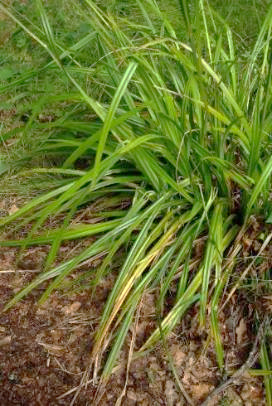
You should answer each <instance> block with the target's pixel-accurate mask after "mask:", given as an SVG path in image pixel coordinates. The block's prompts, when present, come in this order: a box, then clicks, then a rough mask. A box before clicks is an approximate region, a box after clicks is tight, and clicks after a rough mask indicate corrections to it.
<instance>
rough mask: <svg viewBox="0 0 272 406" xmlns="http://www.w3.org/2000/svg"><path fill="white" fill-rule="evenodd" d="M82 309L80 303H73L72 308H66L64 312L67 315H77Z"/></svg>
mask: <svg viewBox="0 0 272 406" xmlns="http://www.w3.org/2000/svg"><path fill="white" fill-rule="evenodd" d="M80 307H81V303H80V302H74V303H72V304H71V305H70V306H65V307H64V308H63V309H62V311H63V312H64V313H65V314H74V313H76V312H77V311H78V310H79V309H80Z"/></svg>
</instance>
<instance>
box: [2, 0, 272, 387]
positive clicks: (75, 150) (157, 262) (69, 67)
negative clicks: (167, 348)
mask: <svg viewBox="0 0 272 406" xmlns="http://www.w3.org/2000/svg"><path fill="white" fill-rule="evenodd" d="M0 4H1V5H0V8H1V12H3V13H5V14H6V15H7V16H8V17H9V18H11V20H12V21H13V22H14V23H16V24H17V25H18V26H20V27H21V29H23V30H24V32H26V34H27V35H28V36H29V37H30V38H31V39H32V41H35V42H36V43H37V44H39V45H40V46H41V48H43V49H44V50H45V51H46V52H47V53H48V55H50V60H48V61H47V62H46V63H45V64H43V66H42V67H39V69H38V70H36V71H35V72H32V73H31V76H28V77H27V79H26V78H25V76H24V75H22V76H21V77H19V78H18V79H16V80H15V81H13V82H10V83H9V84H6V85H4V86H3V87H2V91H4V89H6V90H7V89H12V88H14V87H15V86H17V85H18V83H22V84H23V83H24V81H25V80H34V79H33V78H34V77H36V75H38V77H40V75H43V73H46V72H48V70H51V69H53V70H55V72H57V73H56V74H57V75H60V76H61V77H62V78H65V79H63V80H65V81H66V82H67V90H66V91H64V90H63V88H61V89H58V90H60V91H59V92H58V93H57V94H54V93H53V94H48V93H47V92H46V91H45V92H44V94H43V95H42V96H41V97H37V98H36V100H34V101H33V100H32V101H31V102H30V105H29V108H30V114H29V116H28V118H27V122H26V123H25V124H24V125H21V126H20V127H19V129H18V128H17V129H15V130H14V129H13V130H9V131H7V132H5V133H4V134H2V140H3V141H4V142H7V141H8V140H9V139H14V136H15V145H17V146H18V145H26V146H27V145H28V142H30V145H31V148H30V149H29V156H27V155H26V156H25V158H24V159H25V160H24V162H23V163H21V164H20V165H19V166H18V167H17V169H16V170H14V167H13V170H14V174H13V176H15V179H22V178H23V177H28V178H29V177H32V176H38V179H39V176H41V175H42V174H46V175H47V176H48V175H52V177H51V178H50V181H49V184H50V190H49V191H47V193H44V194H40V195H39V196H38V197H35V198H33V199H32V200H30V201H29V202H28V203H27V204H26V205H24V206H23V207H21V208H20V209H19V210H18V211H16V212H15V213H13V214H11V215H10V216H8V217H4V218H2V219H1V221H0V224H1V226H2V227H4V228H5V227H8V228H12V227H14V229H15V230H18V229H20V227H25V226H26V225H28V226H30V227H31V230H30V232H29V233H28V236H27V237H26V238H22V239H18V240H5V241H2V242H1V244H2V245H6V246H20V247H21V249H24V248H25V247H27V246H29V245H35V244H45V243H46V244H50V247H51V248H50V251H49V254H48V257H47V260H46V263H45V265H44V272H43V273H41V274H40V275H39V276H38V277H37V278H36V279H34V280H33V281H32V282H31V283H30V284H29V285H27V286H26V287H25V288H23V289H22V290H21V291H20V292H19V293H17V294H16V296H15V297H14V298H13V299H12V300H11V301H10V302H9V303H8V304H7V306H6V309H8V308H9V307H11V306H12V305H14V304H15V303H16V302H18V301H19V300H20V299H22V298H23V297H25V296H26V295H27V294H28V293H29V292H31V291H32V290H33V289H34V288H36V287H37V286H39V285H40V284H42V283H43V282H45V281H48V282H49V283H48V287H47V288H46V290H45V291H44V293H43V294H42V297H41V299H40V303H43V302H44V301H45V300H46V299H47V298H48V296H49V295H50V293H51V292H52V291H53V290H55V289H57V288H59V287H60V286H61V284H62V283H63V281H64V280H65V278H67V276H68V275H69V274H70V273H71V272H72V271H73V270H74V269H75V268H76V267H78V266H79V265H80V264H81V263H83V262H84V261H86V260H87V259H89V260H91V259H92V258H97V256H98V255H100V254H101V255H103V260H102V263H101V264H100V265H99V267H98V268H97V269H96V270H95V271H93V275H92V289H93V292H94V293H95V289H96V287H97V286H98V285H99V284H100V283H101V281H103V278H104V277H105V276H106V275H107V274H108V273H109V272H110V271H111V264H112V263H113V262H114V260H115V258H118V255H119V252H120V249H121V248H123V249H124V250H125V258H124V261H123V264H122V266H121V268H120V271H119V273H118V276H117V279H116V281H115V284H114V287H113V289H112V291H111V292H110V294H109V296H108V299H107V302H106V304H105V307H104V312H103V314H102V316H101V320H100V326H99V328H98V330H97V333H96V340H95V344H94V347H93V353H92V356H93V360H94V362H95V365H96V367H98V370H99V371H100V367H101V365H103V369H102V371H101V374H102V376H103V377H104V378H105V377H108V376H109V375H110V374H111V372H112V370H113V367H114V366H115V363H116V360H117V357H118V354H119V352H120V349H121V348H122V345H123V343H124V340H125V337H126V335H127V332H128V329H129V327H130V325H131V322H132V320H133V317H134V316H133V315H134V313H135V310H136V308H137V306H138V303H139V301H140V300H141V297H142V296H143V294H144V292H145V291H146V290H147V289H150V288H153V289H156V290H157V297H158V309H159V310H158V313H159V317H160V318H161V323H160V326H159V327H158V328H157V329H155V330H154V331H153V332H152V334H151V335H150V337H149V338H148V339H147V341H146V342H145V343H144V345H143V346H142V348H141V349H140V351H139V353H143V351H146V350H148V349H150V348H153V347H154V345H155V344H156V343H157V342H158V341H159V340H160V338H161V336H162V335H163V336H167V335H168V334H169V333H170V332H171V331H173V329H174V328H175V326H176V325H177V324H178V323H179V321H180V320H181V318H182V316H183V315H184V314H185V313H186V311H187V310H188V309H189V308H190V307H191V306H192V304H194V303H198V304H199V319H200V324H201V325H202V326H204V325H205V323H206V322H207V317H208V319H209V320H210V323H211V334H212V336H213V339H214V341H215V348H216V355H217V361H218V365H219V367H220V368H221V369H223V368H224V351H223V346H222V343H221V338H220V329H219V322H218V310H219V309H220V304H221V299H222V295H223V291H224V290H226V286H227V284H228V281H229V279H230V277H231V275H232V272H233V269H234V266H235V259H236V256H237V255H238V254H239V252H241V250H242V244H241V239H242V235H243V233H244V232H245V230H246V228H247V226H248V224H249V222H250V218H251V216H260V217H261V218H263V219H264V220H267V221H269V219H270V218H271V213H272V208H271V201H270V194H271V172H272V158H271V152H272V151H271V149H272V148H271V130H272V128H271V73H272V71H271V69H272V68H271V48H270V41H271V21H272V8H270V9H268V11H267V15H266V17H265V19H264V21H263V24H262V26H261V28H260V32H259V35H258V37H257V40H256V43H255V45H254V47H253V49H252V52H250V54H248V57H247V60H246V64H245V65H244V64H242V63H240V62H239V58H238V57H237V55H236V46H235V42H234V41H233V35H232V31H231V30H230V28H229V27H228V25H227V24H226V23H225V22H224V20H222V18H221V17H220V16H219V15H218V14H217V13H216V12H214V11H213V9H212V8H211V7H210V6H209V5H208V2H206V1H204V0H203V1H202V0H201V1H199V2H195V3H194V4H193V8H191V7H190V4H188V2H187V1H180V7H181V14H180V18H183V26H184V27H185V30H184V33H182V34H180V33H179V32H177V31H176V29H175V26H174V25H173V24H172V22H171V20H170V19H169V18H168V17H167V15H166V14H165V13H163V12H162V11H161V9H160V8H159V7H158V5H157V3H156V2H155V1H153V0H148V1H146V2H141V1H140V0H138V1H137V5H138V7H139V12H140V11H141V12H142V19H141V20H142V21H141V24H140V23H135V22H134V21H131V20H130V19H127V18H123V17H122V16H119V17H113V16H112V15H111V14H108V13H107V12H106V11H102V10H101V9H100V8H99V7H98V6H97V5H96V4H95V3H94V2H93V1H92V0H85V1H84V2H78V3H76V5H75V9H76V12H77V13H78V15H80V16H81V18H82V20H83V19H84V21H86V26H88V27H90V31H89V32H88V33H86V34H85V35H84V36H82V37H81V38H79V39H77V42H76V43H75V44H74V45H73V46H71V47H70V48H69V49H66V48H65V47H64V45H63V43H60V42H59V41H58V36H57V35H56V33H55V31H54V30H53V28H52V26H51V24H50V19H49V17H48V15H47V13H46V11H45V9H44V7H43V4H42V2H41V1H40V0H37V1H36V2H35V4H36V10H37V12H38V14H39V17H40V22H39V25H37V24H38V23H35V24H34V23H31V21H28V20H24V19H23V18H22V15H17V14H16V13H15V12H14V10H13V9H11V8H9V7H6V6H4V5H3V3H0ZM147 8H148V10H152V14H149V13H147V12H146V10H147ZM192 10H193V12H194V17H193V16H192V14H193V12H192ZM195 13H196V15H195ZM150 15H152V16H155V22H154V21H153V18H150ZM196 16H197V18H196ZM195 21H197V22H198V24H196V23H195ZM200 21H201V23H200ZM84 49H85V50H86V49H88V52H90V50H93V49H94V50H95V53H96V59H97V60H96V61H95V63H92V64H91V65H90V64H88V61H87V60H86V52H85V51H84ZM83 51H84V52H83ZM88 52H87V53H88ZM18 81H19V82H18ZM66 82H65V83H66ZM93 82H96V86H94V88H92V84H93ZM90 83H91V84H90ZM44 111H46V112H48V111H50V115H51V116H50V117H51V119H50V120H42V117H43V114H47V113H43V112H44ZM52 112H54V114H53V113H52ZM35 137H37V140H38V142H34V143H33V142H32V141H31V140H32V139H33V138H35ZM33 145H34V146H33ZM34 155H35V159H37V156H40V157H42V158H43V159H45V165H44V166H43V167H34V168H33V156H34ZM29 162H30V165H29V168H28V169H26V168H25V165H26V163H29ZM11 166H12V164H11ZM22 168H23V169H22ZM124 195H125V196H127V197H129V198H130V201H131V204H130V205H129V206H128V207H126V208H125V209H124V210H122V213H120V210H119V211H118V210H113V211H112V212H110V213H111V214H108V215H106V214H105V213H104V217H103V215H102V216H101V218H102V219H103V221H101V222H99V223H97V224H81V223H78V224H76V225H72V219H73V218H74V216H75V214H76V213H77V211H78V210H79V209H80V208H81V207H84V206H86V205H88V204H90V202H95V201H97V199H101V198H103V199H105V201H107V199H112V198H113V197H114V198H115V199H117V200H118V199H119V200H120V202H121V201H122V198H123V197H124ZM54 217H56V218H59V217H61V218H62V224H61V225H59V226H58V227H57V228H55V229H53V230H47V231H43V228H44V225H45V224H46V222H47V220H48V219H49V218H50V219H51V218H54ZM91 235H95V236H96V237H97V238H96V240H95V242H93V243H92V244H91V245H90V246H88V247H87V248H85V249H84V250H83V251H82V252H81V253H80V254H78V255H76V256H75V257H73V258H72V259H69V260H68V261H66V262H63V263H61V264H59V265H57V266H55V265H54V264H55V260H56V257H57V254H58V251H59V248H60V246H61V244H62V242H63V241H65V240H68V239H77V238H82V237H85V236H91ZM200 239H201V240H204V241H205V248H204V251H203V255H202V257H201V258H195V247H196V245H197V244H198V242H199V241H200ZM269 241H270V239H269V237H267V239H266V240H265V244H266V245H267V244H268V243H269ZM196 259H197V260H196ZM173 284H174V285H175V295H176V296H175V300H174V304H173V306H172V308H171V309H170V310H169V309H168V310H167V311H166V309H165V299H166V297H167V295H168V292H169V289H170V287H171V286H173ZM88 286H89V285H88ZM207 308H210V309H211V311H210V314H209V315H207ZM106 352H107V354H108V355H107V357H106V361H105V362H104V354H105V353H106ZM266 358H267V357H266V353H265V350H264V349H263V352H262V360H263V365H264V366H265V367H266V368H268V367H267V365H268V363H267V361H266ZM102 361H103V362H102ZM269 385H270V384H269ZM269 385H268V384H267V385H266V386H267V387H268V388H270V386H269Z"/></svg>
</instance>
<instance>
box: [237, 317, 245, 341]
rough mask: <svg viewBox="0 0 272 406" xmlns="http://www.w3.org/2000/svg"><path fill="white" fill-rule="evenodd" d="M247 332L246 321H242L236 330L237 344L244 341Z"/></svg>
mask: <svg viewBox="0 0 272 406" xmlns="http://www.w3.org/2000/svg"><path fill="white" fill-rule="evenodd" d="M246 332H247V325H246V322H245V319H243V318H242V319H241V320H240V323H239V325H238V327H237V328H236V336H237V343H238V344H241V343H242V341H243V337H244V335H245V333H246Z"/></svg>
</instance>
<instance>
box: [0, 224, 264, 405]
mask: <svg viewBox="0 0 272 406" xmlns="http://www.w3.org/2000/svg"><path fill="white" fill-rule="evenodd" d="M257 234H258V235H259V230H256V235H257ZM251 235H252V237H253V231H251ZM249 240H250V241H249ZM244 244H245V248H244V253H245V254H244V255H243V257H241V258H240V259H239V261H238V263H237V274H239V275H240V274H241V273H242V272H243V269H245V264H247V263H248V262H247V261H248V259H247V257H248V256H252V255H255V254H256V251H258V250H259V248H260V244H259V242H258V240H257V239H256V238H255V240H254V239H253V238H251V239H250V238H249V236H247V237H245V241H244ZM47 252H48V248H47V247H35V248H30V249H29V250H28V251H27V252H26V253H25V255H24V257H23V260H22V261H21V262H19V264H18V266H17V268H16V267H15V263H16V250H15V249H13V248H2V249H1V251H0V266H1V267H0V268H1V272H0V297H1V303H2V306H3V305H4V304H5V303H6V302H7V301H8V299H10V298H11V297H12V296H13V295H14V294H15V293H16V292H18V290H20V289H21V288H22V287H23V286H24V285H25V284H26V283H27V282H29V281H30V280H32V278H33V276H35V275H36V274H37V273H38V272H39V271H40V269H41V266H42V262H43V260H44V258H45V256H46V254H47ZM66 253H67V244H66V245H64V247H63V249H62V255H64V254H65V255H66ZM271 254H272V253H271V247H268V248H267V249H266V251H265V252H264V253H263V257H262V258H263V260H262V261H261V262H258V264H257V265H256V266H255V267H254V269H253V270H252V272H253V274H252V275H254V273H255V274H256V275H259V276H260V275H261V274H262V273H263V272H264V271H265V270H267V269H269V268H268V267H269V266H270V265H271V258H272V255H271ZM269 264H270V265H269ZM252 275H251V276H252ZM72 277H73V276H72ZM115 277H116V275H115V276H114V274H113V275H110V277H109V278H108V279H107V280H105V281H104V282H103V285H101V286H100V287H98V289H97V292H96V295H95V297H93V298H91V295H90V291H88V290H84V291H82V292H81V291H79V292H76V293H70V294H64V293H62V292H61V291H58V292H55V293H53V294H52V295H51V296H50V298H49V300H48V301H47V302H46V303H45V305H43V306H42V307H38V306H37V305H36V303H37V299H38V297H39V296H40V295H41V293H42V288H38V289H36V290H35V291H33V292H32V293H31V294H30V295H28V296H27V297H26V298H25V299H24V300H22V301H21V302H19V303H18V304H17V305H16V306H14V307H13V308H12V309H11V310H10V311H8V312H5V313H1V314H0V380H1V387H0V404H1V405H4V406H5V405H27V406H32V405H33V406H34V405H43V406H45V405H68V404H71V403H72V402H73V404H74V405H78V406H80V405H94V404H101V405H115V404H117V405H118V404H119V405H121V404H122V405H143V406H145V405H177V406H183V405H190V404H192V405H195V406H197V405H201V403H202V402H203V401H204V400H205V399H206V398H207V396H208V395H209V394H210V393H211V392H212V391H213V390H214V389H215V388H216V387H218V386H219V385H220V384H221V383H222V381H223V380H224V379H225V378H226V376H225V375H224V374H225V373H226V372H225V373H222V372H221V371H220V370H219V369H218V367H217V362H216V355H215V349H214V345H213V343H212V340H211V337H210V335H209V331H210V329H209V325H207V326H206V327H205V328H204V329H200V328H199V322H198V310H199V309H198V306H197V305H195V306H194V307H193V308H192V309H191V310H190V311H189V312H188V313H187V315H186V316H185V317H184V318H183V320H182V322H181V323H180V324H179V326H178V327H177V328H176V329H175V331H174V333H172V334H171V335H170V337H169V338H168V340H167V349H166V350H165V348H164V346H163V345H158V346H157V347H156V349H155V350H154V351H153V352H151V353H149V354H148V355H146V356H145V357H142V358H139V359H137V360H134V361H132V362H131V363H130V364H129V365H128V359H129V356H128V355H129V350H130V347H131V343H132V340H134V349H135V350H137V349H139V348H140V346H141V345H142V344H143V342H144V341H145V340H146V338H147V337H148V336H149V334H150V332H151V331H152V330H153V328H154V327H155V326H156V317H155V293H154V292H152V291H151V292H147V293H146V295H145V296H144V298H143V300H142V303H141V308H140V310H139V314H138V321H137V322H135V323H134V324H133V326H132V327H131V329H130V331H129V333H128V336H127V340H126V344H125V346H124V348H123V350H122V352H121V354H120V358H119V361H118V366H117V369H116V370H115V373H114V375H113V376H112V377H111V378H110V380H109V381H108V383H107V384H106V386H105V387H104V388H100V391H99V393H97V389H98V387H97V385H94V384H93V381H92V376H90V380H89V384H88V385H87V386H86V387H85V386H83V387H82V388H81V390H80V391H77V389H78V387H79V385H80V383H81V380H82V377H83V374H84V372H85V371H86V370H87V369H88V367H89V365H90V361H91V360H90V354H91V350H92V346H93V340H94V334H95V330H96V328H97V326H98V324H99V318H100V316H101V311H102V309H103V305H104V303H105V299H106V297H107V295H108V293H109V291H110V289H111V287H112V286H113V283H114V278H115ZM248 292H249V291H248V290H246V291H241V292H240V291H238V292H236V293H235V294H234V295H233V296H232V297H231V299H230V300H229V302H228V305H227V306H225V308H224V310H223V311H222V312H220V320H219V321H220V330H221V333H222V337H223V345H224V350H225V364H226V371H227V372H228V374H229V376H231V373H232V371H235V370H237V369H239V367H240V366H241V365H243V363H244V362H245V361H246V359H247V357H248V354H249V353H250V351H251V348H252V345H253V342H254V337H255V336H256V331H255V323H254V314H255V313H254V312H255V310H256V303H255V302H254V297H255V301H256V290H255V291H254V292H255V293H254V294H255V296H254V297H253V293H252V296H251V295H250V293H248ZM170 299H171V298H170ZM170 299H169V300H170ZM257 299H258V303H259V306H260V310H262V309H268V310H269V309H270V307H271V300H270V296H269V295H268V296H267V297H263V296H262V297H259V298H257ZM170 301H171V300H170ZM169 356H170V358H171V359H172V361H173V364H174V367H175V370H176V372H177V376H178V379H179V382H180V384H181V387H182V388H183V390H184V393H185V397H186V396H187V398H186V399H187V400H186V399H185V397H184V394H182V391H181V388H180V387H179V384H177V381H176V379H175V378H174V376H173V370H172V368H171V366H170V363H169ZM253 367H254V368H258V367H259V366H258V363H257V364H255V365H254V366H253ZM75 395H76V397H75ZM210 405H214V406H215V405H245V406H254V405H256V406H257V405H258V406H262V405H265V393H264V387H263V382H262V378H260V377H253V376H250V374H249V373H248V372H245V373H244V374H243V375H242V376H241V377H240V378H239V380H238V381H237V382H235V385H231V387H229V388H227V389H226V390H225V391H223V392H222V393H221V394H220V396H219V397H217V398H215V399H213V401H212V402H210Z"/></svg>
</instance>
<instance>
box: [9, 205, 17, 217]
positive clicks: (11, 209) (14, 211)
mask: <svg viewBox="0 0 272 406" xmlns="http://www.w3.org/2000/svg"><path fill="white" fill-rule="evenodd" d="M18 210H19V208H18V207H17V206H16V204H13V205H12V206H11V207H10V209H9V211H8V214H9V215H10V216H11V215H12V214H14V213H16V211H18Z"/></svg>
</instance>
